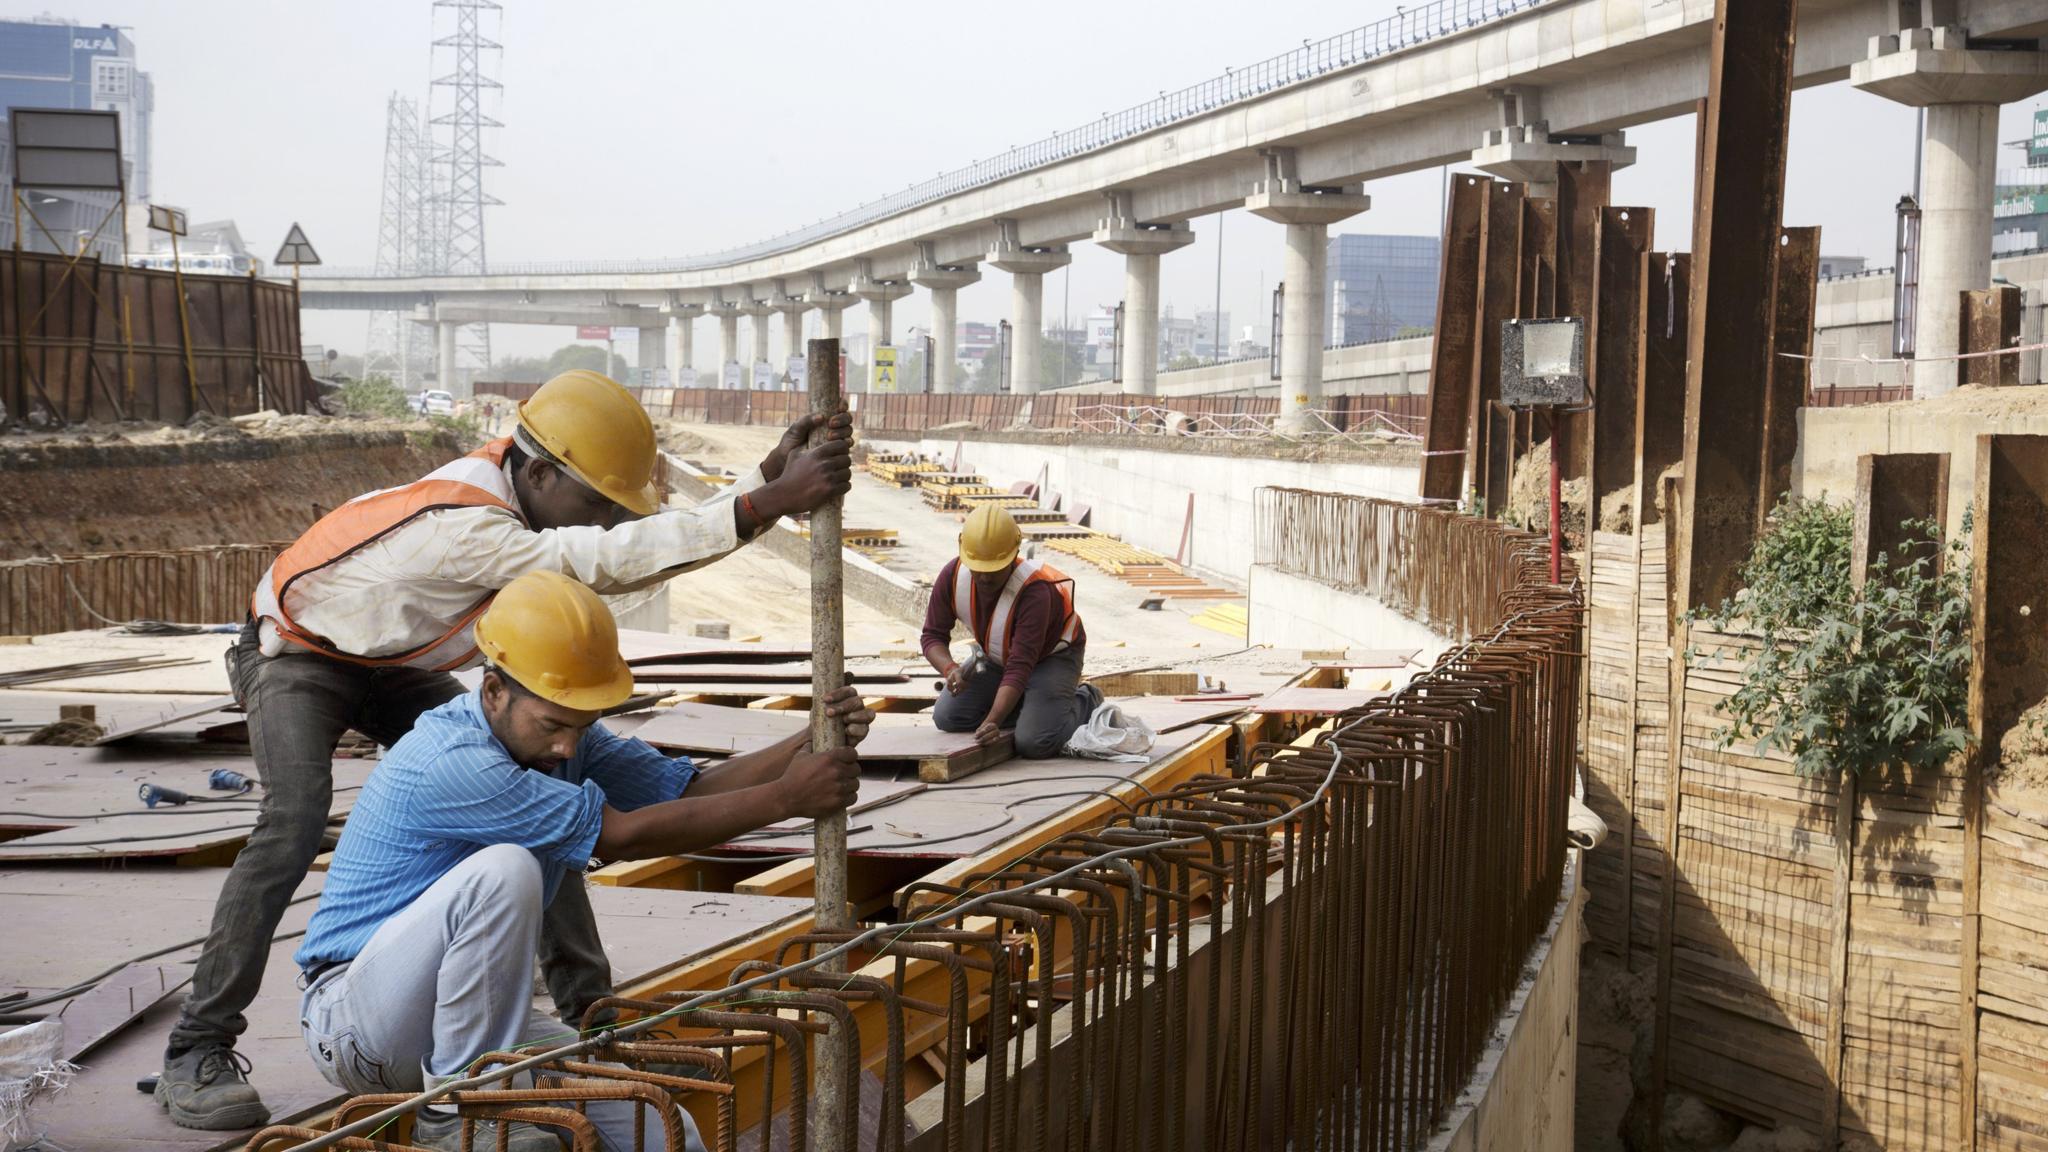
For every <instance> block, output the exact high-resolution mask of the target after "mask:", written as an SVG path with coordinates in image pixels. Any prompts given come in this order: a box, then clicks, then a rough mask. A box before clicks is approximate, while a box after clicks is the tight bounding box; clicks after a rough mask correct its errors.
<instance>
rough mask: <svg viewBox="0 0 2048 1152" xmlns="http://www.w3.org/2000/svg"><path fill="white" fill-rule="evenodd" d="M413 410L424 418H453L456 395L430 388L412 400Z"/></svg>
mask: <svg viewBox="0 0 2048 1152" xmlns="http://www.w3.org/2000/svg"><path fill="white" fill-rule="evenodd" d="M412 410H413V411H415V412H417V413H419V414H420V415H422V416H453V415H455V395H454V393H452V392H443V391H441V390H440V389H438V388H429V389H427V390H426V391H424V392H421V393H420V394H419V395H417V396H414V397H413V398H412Z"/></svg>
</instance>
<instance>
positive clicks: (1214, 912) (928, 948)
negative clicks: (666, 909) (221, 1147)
mask: <svg viewBox="0 0 2048 1152" xmlns="http://www.w3.org/2000/svg"><path fill="white" fill-rule="evenodd" d="M1269 496H1270V497H1273V498H1274V501H1273V503H1272V504H1270V505H1267V504H1262V510H1264V509H1266V508H1269V507H1271V508H1275V509H1277V508H1279V507H1282V506H1284V508H1285V509H1286V513H1285V516H1284V517H1281V518H1279V519H1276V520H1274V521H1272V522H1270V523H1271V525H1275V526H1277V525H1280V524H1285V525H1287V526H1288V527H1287V528H1286V529H1285V530H1284V531H1286V532H1288V533H1299V534H1300V535H1299V537H1298V538H1296V537H1290V538H1291V539H1294V544H1295V546H1296V547H1298V548H1300V549H1303V550H1305V551H1303V552H1298V553H1293V554H1291V555H1293V556H1294V558H1295V559H1296V560H1300V561H1303V562H1306V561H1305V559H1304V558H1305V557H1307V556H1325V553H1324V552H1322V551H1320V550H1321V549H1340V548H1341V546H1342V544H1343V542H1344V541H1345V540H1350V541H1351V542H1352V543H1353V544H1354V545H1355V546H1359V547H1370V548H1372V549H1373V551H1374V555H1373V556H1372V557H1371V558H1370V559H1361V561H1360V566H1359V567H1357V568H1355V569H1353V571H1354V573H1355V575H1356V576H1357V582H1358V583H1359V584H1360V585H1361V586H1363V587H1365V588H1368V589H1370V590H1372V591H1374V592H1375V593H1377V594H1381V595H1385V596H1387V597H1389V598H1391V599H1393V600H1395V601H1398V602H1401V603H1405V604H1409V605H1416V606H1419V607H1420V609H1421V610H1422V611H1423V612H1424V613H1425V614H1426V615H1427V616H1428V617H1430V618H1432V619H1443V620H1455V621H1460V622H1464V623H1467V624H1469V625H1470V629H1469V635H1467V637H1466V642H1465V643H1463V644H1462V645H1460V646H1458V647H1455V648H1453V649H1452V650H1450V651H1449V652H1447V653H1446V654H1445V655H1444V656H1443V657H1442V658H1440V659H1439V661H1438V662H1437V663H1436V665H1435V666H1434V667H1433V668H1432V669H1430V670H1429V671H1428V672H1427V673H1425V674H1423V675H1420V676H1418V677H1417V678H1416V679H1415V680H1414V681H1413V682H1411V683H1410V684H1409V685H1408V686H1407V687H1405V688H1404V689H1402V690H1400V691H1398V692H1395V693H1394V694H1392V695H1390V696H1386V697H1381V698H1379V699H1377V700H1375V701H1374V702H1372V703H1371V704H1369V705H1367V706H1365V707H1362V708H1358V709H1355V710H1353V711H1350V712H1347V713H1344V714H1342V715H1340V716H1338V717H1336V718H1335V719H1334V720H1333V721H1332V722H1331V724H1330V725H1329V726H1328V727H1327V728H1326V729H1325V730H1323V731H1321V732H1319V733H1318V734H1317V736H1316V738H1315V739H1314V741H1313V742H1312V743H1297V744H1292V745H1275V744H1260V745H1257V746H1256V747H1254V748H1253V749H1251V750H1250V752H1249V754H1248V755H1247V757H1246V759H1247V763H1244V764H1240V765H1237V766H1236V767H1235V768H1234V769H1233V770H1232V772H1231V773H1230V774H1228V775H1203V776H1198V777H1195V778H1193V779H1191V780H1189V781H1188V782H1186V783H1185V784H1183V785H1181V786H1179V787H1176V788H1174V789H1172V790H1170V791H1163V792H1158V793H1154V794H1149V795H1146V796H1144V797H1143V798H1142V799H1139V800H1137V801H1135V802H1128V803H1126V805H1125V808H1126V810H1125V811H1123V812H1120V813H1119V814H1118V815H1117V816H1116V817H1115V818H1114V819H1111V820H1109V821H1108V822H1107V823H1105V824H1102V825H1100V826H1096V827H1090V828H1085V829H1081V830H1077V831H1072V832H1068V833H1066V834H1063V835H1057V836H1054V837H1052V838H1050V839H1049V840H1047V841H1046V842H1045V843H1043V844H1042V845H1040V846H1039V847H1037V848H1036V849H1034V850H1032V851H1030V852H1028V853H1026V854H1025V855H1023V856H1022V857H1020V858H1018V859H1017V860H1015V861H1014V862H1012V863H1010V864H1008V865H1006V866H1004V867H1002V868H999V869H993V870H990V871H987V872H983V873H977V874H971V875H969V876H966V877H964V878H963V879H962V880H961V882H960V883H959V884H957V885H942V884H937V883H932V882H918V883H913V884H911V885H909V886H908V887H906V888H904V889H903V890H902V891H900V892H899V893H898V894H897V904H898V910H897V914H898V915H899V916H900V917H902V919H901V920H900V921H898V922H896V923H888V924H876V925H868V926H857V927H856V928H854V929H851V930H842V931H835V932H822V931H811V932H809V933H805V934H798V935H792V936H787V937H784V938H782V939H781V940H780V942H779V944H777V945H775V946H774V949H773V950H771V949H770V948H769V947H767V946H765V945H764V948H763V950H762V952H761V953H760V954H758V956H757V957H756V958H755V959H753V960H751V961H748V962H743V963H740V964H738V965H737V966H736V967H734V968H732V969H731V970H730V974H729V976H728V977H727V979H726V982H725V983H724V984H723V985H722V986H719V987H700V988H693V989H688V990H682V991H672V992H667V993H663V994H661V995H658V996H653V997H650V998H647V999H613V1000H609V1001H605V1002H601V1003H600V1004H599V1005H598V1006H596V1007H594V1008H593V1009H592V1015H591V1017H590V1018H589V1019H587V1020H586V1021H585V1026H586V1030H585V1032H584V1034H583V1038H582V1039H581V1040H579V1041H577V1042H576V1043H574V1044H570V1045H566V1046H562V1047H556V1048H553V1049H552V1050H550V1049H549V1048H548V1047H547V1046H545V1045H543V1046H539V1047H536V1048H533V1049H528V1050H525V1051H523V1052H519V1053H500V1054H493V1055H492V1056H490V1057H487V1058H485V1060H484V1061H482V1062H481V1063H483V1064H486V1065H490V1067H489V1068H487V1069H486V1068H479V1069H477V1071H478V1072H479V1073H480V1078H479V1079H476V1080H472V1081H470V1082H465V1083H464V1084H463V1085H460V1086H459V1087H461V1088H464V1089H468V1088H472V1087H481V1086H482V1084H483V1083H484V1080H485V1079H487V1078H489V1077H493V1076H502V1075H504V1073H505V1072H506V1071H508V1070H515V1069H516V1070H520V1071H526V1072H530V1073H532V1074H534V1075H535V1076H536V1077H537V1079H536V1080H535V1081H534V1086H533V1087H531V1088H522V1089H517V1090H511V1091H497V1090H485V1091H464V1092H463V1093H462V1094H461V1095H460V1096H459V1097H457V1099H458V1101H459V1102H460V1105H461V1107H462V1108H463V1109H464V1110H465V1111H471V1112H474V1114H476V1115H478V1116H479V1117H482V1116H485V1115H487V1114H497V1115H512V1114H514V1113H515V1112H516V1113H517V1114H520V1115H536V1116H538V1115H541V1114H543V1113H545V1114H549V1115H559V1114H560V1113H561V1111H562V1110H564V1109H567V1110H570V1111H574V1110H575V1109H576V1108H577V1107H579V1106H580V1104H582V1103H587V1102H589V1101H593V1100H598V1099H623V1098H631V1099H636V1100H640V1101H642V1102H643V1103H646V1104H648V1105H649V1107H646V1108H642V1109H641V1110H640V1111H641V1112H642V1113H643V1114H644V1116H645V1121H644V1133H643V1139H644V1141H645V1143H644V1145H643V1146H644V1147H646V1148H650V1149H652V1148H664V1147H666V1148H677V1147H680V1146H681V1145H680V1144H679V1143H678V1142H677V1136H676V1133H675V1125H674V1124H673V1123H672V1122H670V1123H668V1125H667V1130H666V1131H664V1122H663V1120H662V1119H661V1116H662V1115H663V1114H664V1113H665V1112H669V1113H670V1114H671V1117H672V1110H665V1109H662V1108H660V1107H658V1104H659V1103H660V1101H662V1100H674V1101H677V1102H678V1103H681V1104H683V1105H684V1106H686V1107H689V1108H690V1109H691V1110H692V1112H693V1114H694V1115H695V1116H696V1117H697V1118H698V1122H699V1124H700V1126H701V1129H702V1133H703V1137H704V1140H705V1144H706V1146H707V1147H709V1148H714V1149H720V1150H728V1152H729V1150H733V1149H737V1148H739V1147H741V1146H743V1144H744V1145H745V1146H749V1147H762V1148H766V1147H777V1148H805V1147H808V1146H809V1145H810V1143H811V1142H812V1135H813V1133H812V1129H813V1122H814V1120H815V1118H816V1117H815V1100H813V1099H811V1094H810V1093H806V1092H804V1091H798V1090H793V1089H794V1088H795V1086H798V1085H806V1084H809V1083H810V1080H811V1070H812V1069H814V1068H816V1067H817V1065H818V1063H819V1053H820V1052H821V1051H822V1048H823V1046H824V1045H826V1044H840V1043H843V1044H847V1045H849V1046H850V1048H851V1050H852V1052H854V1053H857V1058H856V1059H853V1060H848V1061H844V1062H842V1063H841V1064H840V1065H839V1066H840V1067H842V1068H843V1069H845V1076H846V1082H845V1083H844V1085H843V1087H842V1096H841V1098H842V1099H844V1100H847V1101H854V1100H863V1097H864V1096H865V1100H864V1104H865V1105H866V1106H865V1107H863V1109H862V1116H861V1119H860V1122H859V1123H858V1124H856V1125H849V1126H847V1127H846V1128H845V1129H844V1132H845V1138H844V1143H843V1146H844V1148H845V1149H846V1150H847V1152H859V1150H862V1149H870V1148H872V1149H876V1150H877V1152H880V1150H885V1149H886V1150H891V1152H893V1150H896V1149H906V1148H908V1149H926V1148H930V1149H939V1148H943V1149H945V1150H946V1152H963V1150H965V1149H969V1148H976V1149H988V1150H992V1152H993V1150H1010V1149H1016V1150H1023V1149H1029V1150H1032V1152H1047V1150H1052V1149H1059V1150H1065V1152H1078V1150H1080V1149H1125V1150H1133V1152H1135V1150H1138V1149H1150V1148H1177V1149H1178V1148H1205V1149H1222V1148H1230V1149H1254V1148H1256V1149H1277V1148H1287V1147H1317V1148H1331V1149H1361V1150H1364V1149H1371V1150H1394V1149H1406V1148H1410V1147H1413V1146H1415V1145H1416V1144H1418V1143H1420V1141H1421V1140H1422V1139H1423V1138H1425V1137H1426V1136H1427V1135H1428V1134H1429V1133H1430V1132H1431V1131H1432V1129H1433V1128H1434V1127H1435V1126H1436V1125H1437V1124H1438V1123H1440V1122H1441V1121H1442V1120H1443V1118H1444V1117H1445V1116H1446V1114H1447V1113H1448V1112H1449V1110H1450V1109H1451V1107H1452V1105H1453V1103H1454V1101H1455V1100H1456V1098H1457V1096H1458V1093H1459V1091H1460V1089H1461V1087H1462V1086H1463V1085H1464V1084H1465V1082H1466V1080H1467V1079H1468V1077H1469V1076H1470V1075H1471V1074H1472V1072H1473V1070H1474V1068H1475V1067H1476V1066H1477V1065H1478V1062H1479V1060H1480V1058H1481V1056H1482V1054H1483V1053H1484V1051H1485V1049H1486V1047H1487V1045H1488V1043H1489V1042H1490V1040H1491V1038H1492V1037H1493V1035H1494V1031H1495V1028H1496V1025H1497V1021H1498V1017H1499V1014H1500V1013H1501V1011H1502V1010H1503V1009H1504V1008H1505V1007H1506V1006H1507V1004H1508V1002H1509V1000H1510V997H1511V996H1512V994H1513V993H1514V991H1515V989H1516V987H1517V985H1518V984H1519V983H1520V981H1521V979H1522V974H1523V968H1524V965H1525V962H1526V961H1527V959H1528V957H1529V955H1530V951H1531V949H1532V947H1534V946H1535V945H1536V944H1537V942H1538V941H1539V940H1540V939H1541V938H1542V937H1543V934H1544V932H1545V930H1546V928H1547V926H1548V925H1549V924H1550V922H1551V921H1552V919H1553V916H1554V913H1555V908H1556V905H1557V902H1558V900H1559V899H1560V896H1561V895H1562V893H1563V891H1564V888H1563V885H1564V878H1565V870H1566V853H1565V838H1564V831H1565V818H1566V805H1567V802H1568V798H1569V796H1570V795H1571V792H1572V783H1573V770H1574V755H1573V750H1574V747H1575V745H1576V739H1577V732H1576V726H1577V723H1578V719H1577V710H1576V708H1575V703H1576V701H1577V700H1578V697H1579V692H1580V679H1581V676H1582V673H1583V656H1582V653H1581V652H1580V649H1579V643H1578V639H1577V638H1578V636H1579V633H1580V625H1581V617H1582V612H1583V603H1582V598H1581V595H1580V592H1579V588H1578V586H1577V584H1576V582H1571V583H1568V584H1566V585H1563V586H1559V585H1552V584H1550V583H1548V580H1547V566H1548V557H1547V554H1546V548H1547V544H1546V542H1545V541H1543V540H1541V539H1540V538H1538V537H1536V536H1534V535H1532V534H1529V533H1526V532H1521V531H1517V530H1514V529H1510V528H1506V527H1504V526H1501V525H1498V524H1495V523H1491V522H1488V521H1482V520H1475V519H1472V518H1469V517H1463V516H1460V515H1458V514H1456V513H1452V512H1448V511H1442V510H1431V509H1423V508H1418V507H1415V506H1412V505H1407V506H1403V505H1398V504H1389V503H1387V502H1383V501H1374V500H1369V499H1364V498H1356V497H1338V496H1321V497H1318V498H1316V499H1314V500H1311V499H1308V498H1306V494H1297V493H1278V494H1275V493H1270V492H1269V493H1262V498H1264V497H1269ZM1311 519H1314V520H1315V522H1316V523H1317V524H1318V527H1316V528H1315V529H1314V530H1313V531H1311V530H1310V529H1309V528H1308V525H1309V523H1310V520H1311ZM1275 530H1276V531H1281V529H1279V528H1277V527H1276V528H1275ZM1409 533H1413V534H1414V535H1412V536H1408V534H1409ZM1318 536H1321V537H1322V538H1321V539H1318V538H1317V537H1318ZM1403 537H1406V539H1405V540H1404V539H1403ZM1275 542H1276V541H1275V539H1274V538H1273V537H1271V536H1266V537H1262V540H1261V544H1262V548H1263V547H1264V546H1266V545H1268V544H1272V543H1275ZM1438 549H1441V551H1438ZM1452 558H1455V559H1457V560H1458V561H1460V562H1462V561H1465V560H1468V559H1469V560H1472V561H1473V566H1472V567H1470V568H1468V569H1467V568H1461V569H1459V570H1458V571H1456V572H1446V571H1445V569H1447V568H1450V567H1452V566H1451V565H1449V564H1447V563H1445V561H1446V560H1448V559H1452ZM1482 561H1483V562H1482ZM1322 562H1325V563H1335V562H1337V557H1336V556H1335V555H1334V554H1331V555H1328V556H1325V560H1324V561H1322ZM1487 612H1491V613H1492V615H1491V618H1490V620H1489V621H1488V622H1486V623H1483V624H1482V623H1480V622H1479V621H1480V617H1481V615H1482V614H1484V613H1487ZM828 959H843V960H844V961H845V962H846V968H847V969H848V971H847V972H845V973H836V972H831V973H828V972H825V971H821V970H819V969H820V967H821V965H822V964H823V963H824V962H825V961H826V960H828ZM863 1086H865V1088H866V1092H865V1093H863V1091H862V1088H863ZM906 1097H909V1098H908V1099H906ZM412 1102H413V1103H416V1102H417V1099H416V1098H415V1099H414V1100H413V1101H412ZM405 1104H407V1101H406V1100H405V1099H401V1098H399V1097H375V1098H361V1099H358V1100H356V1101H353V1102H351V1103H350V1104H349V1105H347V1106H345V1107H344V1109H343V1110H342V1112H341V1113H339V1114H338V1115H337V1116H336V1118H335V1123H334V1125H333V1127H331V1128H329V1129H328V1130H327V1131H326V1132H325V1133H323V1134H322V1139H323V1140H326V1141H333V1142H332V1143H325V1144H321V1143H319V1142H318V1141H315V1142H312V1143H313V1144H315V1145H316V1146H325V1147H337V1146H340V1144H339V1140H338V1138H339V1137H341V1136H343V1135H353V1134H360V1133H363V1132H367V1131H369V1130H370V1127H369V1126H368V1121H372V1120H377V1118H378V1117H379V1116H388V1115H390V1114H391V1113H388V1112H386V1113H379V1112H378V1109H390V1108H394V1107H402V1106H404V1105H405ZM357 1120H364V1121H365V1123H364V1124H363V1125H358V1126H357V1127H356V1128H354V1129H353V1130H352V1131H350V1132H347V1133H344V1132H342V1131H341V1129H343V1128H344V1127H346V1126H347V1125H348V1124H349V1123H350V1122H352V1121H357ZM764 1124H765V1128H764V1127H763V1126H764ZM566 1127H567V1128H568V1129H569V1130H570V1132H571V1134H572V1135H573V1136H577V1137H579V1138H580V1136H581V1135H582V1132H581V1130H580V1129H577V1128H576V1126H575V1125H573V1124H571V1125H567V1126H566ZM295 1131H296V1132H303V1131H305V1130H304V1129H299V1130H295ZM385 1134H386V1135H387V1136H388V1135H390V1133H389V1132H387V1133H385ZM282 1135H283V1133H282V1130H280V1131H278V1132H271V1133H264V1134H259V1136H258V1137H257V1139H256V1140H254V1141H252V1142H251V1144H250V1147H251V1148H280V1147H285V1146H287V1145H286V1144H285V1143H284V1142H283V1141H282V1140H281V1139H280V1137H281V1136H282ZM301 1146H306V1145H301Z"/></svg>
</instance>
